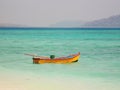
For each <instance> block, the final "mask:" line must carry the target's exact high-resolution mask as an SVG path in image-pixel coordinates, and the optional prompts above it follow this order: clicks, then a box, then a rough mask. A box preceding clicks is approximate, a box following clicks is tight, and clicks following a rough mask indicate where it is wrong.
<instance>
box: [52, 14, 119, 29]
mask: <svg viewBox="0 0 120 90" xmlns="http://www.w3.org/2000/svg"><path fill="white" fill-rule="evenodd" d="M51 27H79V28H120V15H116V16H111V17H108V18H104V19H99V20H95V21H90V22H83V21H82V22H81V21H73V22H72V21H71V22H69V21H65V22H58V23H56V24H53V25H51Z"/></svg>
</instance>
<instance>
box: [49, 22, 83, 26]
mask: <svg viewBox="0 0 120 90" xmlns="http://www.w3.org/2000/svg"><path fill="white" fill-rule="evenodd" d="M84 24H85V22H83V21H63V22H58V23H55V24H52V25H50V27H63V28H65V27H81V26H82V25H84Z"/></svg>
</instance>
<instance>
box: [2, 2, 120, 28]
mask: <svg viewBox="0 0 120 90" xmlns="http://www.w3.org/2000/svg"><path fill="white" fill-rule="evenodd" d="M118 14H120V0H0V23H12V24H20V25H27V26H43V27H44V26H49V25H50V24H53V23H56V22H60V21H81V20H82V21H90V20H96V19H100V18H106V17H109V16H112V15H118Z"/></svg>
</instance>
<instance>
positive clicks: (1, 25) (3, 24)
mask: <svg viewBox="0 0 120 90" xmlns="http://www.w3.org/2000/svg"><path fill="white" fill-rule="evenodd" d="M0 27H1V28H4V27H6V28H7V27H26V26H24V25H18V24H8V23H0Z"/></svg>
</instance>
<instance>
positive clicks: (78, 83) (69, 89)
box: [0, 72, 120, 90]
mask: <svg viewBox="0 0 120 90" xmlns="http://www.w3.org/2000/svg"><path fill="white" fill-rule="evenodd" d="M119 85H120V84H119V83H118V84H117V83H115V84H113V83H111V82H109V81H101V80H99V79H98V80H93V79H85V80H84V79H77V78H69V77H68V78H63V77H59V76H58V77H45V76H39V75H38V76H35V75H33V74H30V73H29V74H20V73H19V74H18V73H16V72H2V73H1V74H0V90H119Z"/></svg>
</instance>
